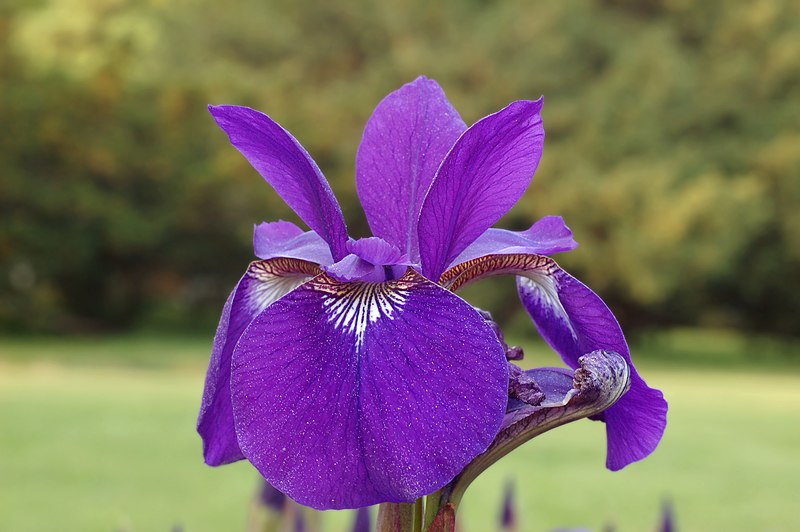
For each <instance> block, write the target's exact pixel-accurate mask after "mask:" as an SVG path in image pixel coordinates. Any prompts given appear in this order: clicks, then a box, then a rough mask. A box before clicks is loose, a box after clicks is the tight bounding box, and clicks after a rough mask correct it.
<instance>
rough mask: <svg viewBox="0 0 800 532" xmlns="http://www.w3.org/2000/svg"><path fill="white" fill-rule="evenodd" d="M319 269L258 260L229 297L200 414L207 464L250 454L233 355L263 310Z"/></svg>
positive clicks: (299, 263) (291, 262)
mask: <svg viewBox="0 0 800 532" xmlns="http://www.w3.org/2000/svg"><path fill="white" fill-rule="evenodd" d="M319 273H321V271H320V270H319V268H317V266H316V265H314V264H311V263H307V262H303V261H297V260H291V259H273V260H269V261H257V262H254V263H252V264H251V265H250V267H249V268H248V269H247V271H246V272H245V274H244V275H243V276H242V278H241V280H240V281H239V283H238V284H237V285H236V288H234V290H233V292H231V295H230V296H229V297H228V300H227V301H226V303H225V306H224V307H223V310H222V316H221V318H220V321H219V326H218V328H217V333H216V335H215V337H214V345H213V348H212V350H211V359H210V361H209V363H208V371H207V372H206V382H205V387H204V389H203V399H202V402H201V404H200V413H199V415H198V419H197V432H198V433H199V434H200V437H201V438H202V440H203V459H204V461H205V463H206V464H207V465H210V466H219V465H224V464H229V463H231V462H235V461H237V460H242V459H243V458H244V456H243V455H242V452H241V449H240V448H239V443H238V440H237V438H236V432H235V429H234V421H233V409H232V407H231V388H230V377H231V356H232V354H233V348H234V346H235V345H236V342H237V341H238V340H239V337H240V336H241V335H242V332H243V331H244V330H245V327H247V325H249V323H250V322H251V321H252V320H253V318H255V316H257V315H258V314H259V313H260V312H261V311H262V310H264V309H265V308H267V307H268V306H269V305H270V304H272V303H273V302H274V301H276V300H278V299H279V298H280V297H282V296H283V295H285V294H287V293H289V292H290V291H291V290H293V289H294V288H296V287H297V286H299V285H301V284H302V283H303V282H305V281H307V280H308V279H310V278H311V277H313V276H314V275H317V274H319Z"/></svg>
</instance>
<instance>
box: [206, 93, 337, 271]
mask: <svg viewBox="0 0 800 532" xmlns="http://www.w3.org/2000/svg"><path fill="white" fill-rule="evenodd" d="M208 109H209V111H210V112H211V115H212V116H213V117H214V120H216V121H217V124H218V125H219V127H220V128H222V129H223V130H224V131H225V133H227V134H228V137H229V138H230V141H231V144H233V145H234V147H235V148H236V149H237V150H239V151H240V152H241V153H242V155H244V156H245V158H246V159H247V160H248V161H249V162H250V164H252V165H253V168H255V169H256V170H258V173H259V174H261V176H262V177H263V178H264V179H265V180H266V181H267V183H269V184H270V185H272V187H273V188H274V189H275V191H276V192H277V193H278V195H279V196H280V197H281V198H283V201H285V202H286V204H287V205H289V207H291V208H292V209H293V210H294V212H296V213H297V215H298V216H300V218H301V219H302V220H303V221H304V222H305V223H307V224H308V226H309V227H310V228H311V229H312V230H313V231H315V232H316V233H317V234H318V235H320V236H321V237H322V238H323V239H324V240H325V242H327V243H328V245H329V246H330V248H331V254H332V255H333V258H334V259H335V260H339V259H341V258H342V257H344V256H345V255H346V254H347V253H346V251H345V244H346V243H347V228H346V226H345V222H344V215H343V214H342V209H341V208H340V207H339V203H338V202H337V201H336V198H335V197H334V195H333V191H332V190H331V187H330V185H328V182H327V181H326V180H325V177H323V175H322V172H320V170H319V168H318V167H317V164H316V163H315V162H314V160H313V159H312V158H311V156H310V155H309V154H308V152H306V150H305V149H304V148H303V147H302V146H301V145H300V143H299V142H298V141H297V140H296V139H295V138H294V137H293V136H292V135H291V134H290V133H289V132H288V131H286V130H285V129H283V128H282V127H281V126H280V125H279V124H278V123H277V122H275V121H274V120H272V119H271V118H270V117H268V116H267V115H265V114H264V113H260V112H258V111H256V110H253V109H250V108H248V107H240V106H236V105H218V106H213V105H210V106H209V107H208Z"/></svg>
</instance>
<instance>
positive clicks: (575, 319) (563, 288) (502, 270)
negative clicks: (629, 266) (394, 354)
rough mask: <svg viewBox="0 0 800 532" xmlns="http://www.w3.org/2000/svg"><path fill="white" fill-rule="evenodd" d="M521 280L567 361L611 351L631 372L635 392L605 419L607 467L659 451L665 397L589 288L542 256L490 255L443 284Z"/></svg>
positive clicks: (538, 321)
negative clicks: (639, 366)
mask: <svg viewBox="0 0 800 532" xmlns="http://www.w3.org/2000/svg"><path fill="white" fill-rule="evenodd" d="M503 274H512V275H518V276H519V277H518V278H517V286H518V290H519V295H520V299H521V300H522V303H523V305H524V306H525V309H526V310H527V311H528V314H530V316H531V318H532V319H533V322H534V324H535V325H536V328H537V329H538V330H539V333H540V334H541V335H542V337H543V338H544V339H545V341H547V343H548V344H550V346H551V347H552V348H553V349H555V350H556V351H557V352H558V353H559V354H560V355H561V358H562V359H563V360H564V362H565V363H566V364H567V365H568V366H570V367H572V368H577V367H578V366H579V363H578V359H579V358H580V357H581V356H582V355H583V354H585V353H589V352H591V351H595V350H607V351H612V352H615V353H618V354H619V355H621V356H622V357H623V358H624V359H625V361H626V362H627V363H628V365H629V366H630V367H631V376H630V379H631V387H630V390H629V391H628V392H627V393H626V394H625V395H624V396H623V397H622V398H621V399H620V400H619V401H617V402H616V403H615V404H614V405H613V406H612V407H611V408H609V409H608V410H606V411H605V412H603V413H602V415H601V416H600V418H601V419H602V420H603V421H605V423H606V435H607V440H608V454H607V458H606V466H607V467H608V468H609V469H612V470H618V469H622V468H623V467H625V466H626V465H628V464H630V463H631V462H635V461H637V460H641V459H642V458H645V457H646V456H647V455H649V454H650V453H652V452H653V451H654V450H655V448H656V447H657V446H658V443H659V441H660V440H661V437H662V436H663V434H664V429H665V428H666V424H667V403H666V401H665V400H664V396H663V394H662V393H661V392H660V391H659V390H656V389H653V388H650V387H649V386H647V383H646V382H645V381H644V379H642V378H641V377H640V376H639V374H638V373H637V372H636V368H635V367H634V366H633V362H632V361H631V356H630V351H629V349H628V344H627V343H626V342H625V337H624V335H623V334H622V329H621V328H620V326H619V323H617V320H616V318H615V317H614V315H613V314H612V313H611V311H610V310H609V309H608V307H607V306H606V304H605V303H604V302H603V301H602V300H601V299H600V297H598V296H597V294H595V293H594V292H592V291H591V290H590V289H589V288H587V287H586V286H585V285H584V284H583V283H581V282H580V281H578V280H577V279H575V278H574V277H572V276H571V275H570V274H568V273H567V272H565V271H564V270H562V269H561V268H560V267H559V266H558V265H557V264H556V263H555V261H553V260H552V259H550V258H547V257H544V256H541V255H489V256H486V257H481V258H479V259H475V260H472V261H470V262H465V263H462V264H459V265H457V266H455V267H453V268H451V269H450V270H448V271H447V272H445V273H444V274H443V275H442V277H441V279H440V284H442V286H445V287H448V288H450V289H451V290H457V289H458V288H460V287H462V286H464V285H466V284H468V283H470V282H473V281H475V280H477V279H480V278H483V277H486V276H490V275H503Z"/></svg>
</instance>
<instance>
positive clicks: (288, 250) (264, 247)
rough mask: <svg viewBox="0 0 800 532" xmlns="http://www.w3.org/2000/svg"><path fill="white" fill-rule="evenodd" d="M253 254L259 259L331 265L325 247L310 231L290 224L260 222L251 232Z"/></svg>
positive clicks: (329, 252)
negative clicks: (293, 260) (283, 259)
mask: <svg viewBox="0 0 800 532" xmlns="http://www.w3.org/2000/svg"><path fill="white" fill-rule="evenodd" d="M253 250H254V251H255V254H256V257H258V258H260V259H264V260H266V259H274V258H277V257H285V258H290V259H301V260H307V261H309V262H314V263H317V264H321V265H323V266H325V265H328V264H332V263H333V257H331V250H330V247H328V244H327V243H326V242H325V241H324V240H323V239H322V237H320V236H319V235H318V234H317V233H315V232H314V231H305V232H303V230H302V229H300V228H299V227H297V226H296V225H295V224H293V223H292V222H286V221H284V220H278V221H277V222H263V223H260V224H258V225H256V226H255V227H254V228H253Z"/></svg>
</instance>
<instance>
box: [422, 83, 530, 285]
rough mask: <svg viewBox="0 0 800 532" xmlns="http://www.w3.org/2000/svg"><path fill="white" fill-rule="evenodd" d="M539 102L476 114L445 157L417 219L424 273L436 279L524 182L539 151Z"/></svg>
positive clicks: (521, 189) (505, 209) (514, 197)
mask: <svg viewBox="0 0 800 532" xmlns="http://www.w3.org/2000/svg"><path fill="white" fill-rule="evenodd" d="M543 103H544V100H543V99H541V98H540V99H539V100H536V101H527V100H522V101H518V102H514V103H512V104H511V105H509V106H508V107H506V108H504V109H502V110H500V111H498V112H497V113H495V114H493V115H489V116H487V117H486V118H483V119H481V120H479V121H478V122H476V123H475V124H474V125H473V126H471V127H470V128H469V129H468V130H467V131H465V132H464V134H463V135H461V137H460V138H459V139H458V141H457V142H456V144H455V145H454V146H453V148H452V150H450V152H449V153H448V154H447V157H445V159H444V161H443V162H442V165H441V167H440V168H439V171H438V172H437V173H436V178H435V179H434V180H433V183H432V184H431V188H430V190H429V191H428V194H427V195H426V197H425V201H424V202H423V204H422V211H421V212H420V218H419V224H418V231H419V240H420V258H421V261H422V273H423V275H425V276H426V277H427V278H428V279H437V278H438V277H439V275H441V273H442V272H443V271H444V270H445V268H446V267H447V265H448V264H450V263H451V262H452V261H453V259H455V258H456V257H457V256H458V255H459V254H460V253H461V252H462V251H464V249H466V248H467V246H469V245H470V244H471V243H472V242H473V241H474V240H475V239H476V238H478V237H479V236H480V235H482V234H483V232H484V231H486V230H487V229H489V227H491V226H492V225H493V224H494V223H495V222H496V221H497V220H499V219H500V218H501V217H502V216H503V215H504V214H505V213H506V212H508V210H509V209H510V208H511V207H513V206H514V204H515V203H516V202H517V200H519V198H520V197H521V196H522V194H523V193H524V192H525V189H526V188H528V185H529V184H530V182H531V179H533V174H534V172H536V167H537V166H538V165H539V159H541V157H542V147H543V145H544V127H543V126H542V117H541V115H540V111H541V108H542V105H543Z"/></svg>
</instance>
